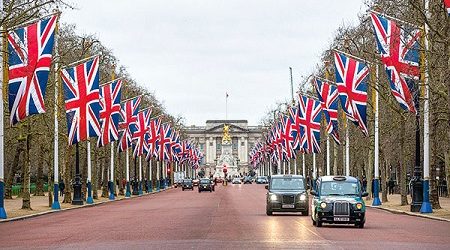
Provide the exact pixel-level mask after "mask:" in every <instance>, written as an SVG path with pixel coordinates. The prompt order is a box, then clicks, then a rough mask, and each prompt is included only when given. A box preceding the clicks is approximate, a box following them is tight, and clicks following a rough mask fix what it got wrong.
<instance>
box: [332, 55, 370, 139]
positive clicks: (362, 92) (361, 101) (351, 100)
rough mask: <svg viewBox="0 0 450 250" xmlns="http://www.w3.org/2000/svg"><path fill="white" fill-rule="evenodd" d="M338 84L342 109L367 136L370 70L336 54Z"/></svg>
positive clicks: (360, 63) (356, 61)
mask: <svg viewBox="0 0 450 250" xmlns="http://www.w3.org/2000/svg"><path fill="white" fill-rule="evenodd" d="M334 64H335V69H336V70H335V72H336V84H337V85H338V91H339V99H340V100H341V107H342V109H343V110H344V112H345V114H346V115H347V118H348V119H350V120H351V121H352V122H353V123H354V124H356V125H357V126H358V127H359V128H360V129H361V131H362V132H363V134H364V135H365V136H367V135H368V131H367V82H366V81H367V76H368V75H369V68H368V67H367V65H366V64H365V63H362V62H360V61H358V60H355V59H354V58H351V57H348V56H346V55H344V54H342V53H339V52H335V53H334Z"/></svg>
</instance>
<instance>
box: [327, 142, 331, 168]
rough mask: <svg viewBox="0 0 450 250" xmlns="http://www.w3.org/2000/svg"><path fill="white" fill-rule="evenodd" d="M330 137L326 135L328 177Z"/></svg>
mask: <svg viewBox="0 0 450 250" xmlns="http://www.w3.org/2000/svg"><path fill="white" fill-rule="evenodd" d="M330 171H331V170H330V136H329V135H327V175H330Z"/></svg>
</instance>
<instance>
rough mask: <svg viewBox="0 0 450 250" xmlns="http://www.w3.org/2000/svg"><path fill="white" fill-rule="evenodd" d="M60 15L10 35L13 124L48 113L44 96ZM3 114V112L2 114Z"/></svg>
mask: <svg viewBox="0 0 450 250" xmlns="http://www.w3.org/2000/svg"><path fill="white" fill-rule="evenodd" d="M57 18H58V15H52V16H50V17H47V18H44V19H42V20H39V21H37V22H35V23H32V24H30V25H28V26H26V27H21V28H17V29H15V30H12V31H10V32H8V53H9V55H8V65H9V70H8V76H9V82H8V83H9V84H8V102H9V112H10V113H11V116H10V124H11V125H14V124H16V123H18V122H19V121H21V120H23V119H25V118H26V117H27V116H30V115H33V114H41V113H45V104H44V96H45V91H46V88H47V81H48V74H49V71H50V65H51V62H52V53H53V44H54V37H55V36H54V34H55V28H56V22H57ZM2 112H3V111H2Z"/></svg>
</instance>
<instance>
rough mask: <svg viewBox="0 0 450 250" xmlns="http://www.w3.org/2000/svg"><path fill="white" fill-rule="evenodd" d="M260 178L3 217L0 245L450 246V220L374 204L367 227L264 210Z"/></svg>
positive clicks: (246, 247)
mask: <svg viewBox="0 0 450 250" xmlns="http://www.w3.org/2000/svg"><path fill="white" fill-rule="evenodd" d="M265 192H266V190H265V189H264V186H263V185H256V184H252V185H230V186H228V187H222V186H219V187H218V188H216V192H213V193H209V192H208V193H206V192H205V193H198V192H197V190H195V191H194V192H192V191H184V192H182V191H181V190H180V189H172V190H169V191H166V192H163V193H159V194H156V195H150V196H143V197H140V198H136V199H131V200H123V201H117V202H113V203H109V204H103V205H99V206H95V207H89V208H82V209H75V210H70V211H63V212H60V213H53V214H48V215H44V216H40V217H35V218H31V219H27V220H22V221H14V222H8V223H0V248H18V249H22V248H27V249H29V248H54V249H58V248H64V249H66V248H69V249H76V248H83V249H86V248H91V249H123V248H127V249H142V248H147V249H175V248H177V249H264V248H276V249H292V248H302V249H305V248H322V249H349V248H354V249H375V248H380V249H450V223H448V222H441V221H435V220H430V219H424V218H417V217H412V216H407V215H396V214H391V213H389V212H385V211H380V210H376V209H369V210H368V212H367V222H366V227H365V228H364V229H358V228H354V227H351V226H327V225H324V227H322V228H316V227H313V226H312V223H311V219H310V217H309V216H308V217H304V216H298V215H292V214H289V215H275V216H266V214H265Z"/></svg>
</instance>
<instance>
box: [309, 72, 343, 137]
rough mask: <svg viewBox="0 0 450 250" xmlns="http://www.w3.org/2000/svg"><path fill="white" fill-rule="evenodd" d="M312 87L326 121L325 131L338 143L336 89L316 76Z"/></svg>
mask: <svg viewBox="0 0 450 250" xmlns="http://www.w3.org/2000/svg"><path fill="white" fill-rule="evenodd" d="M314 87H315V89H316V92H317V96H318V99H319V101H320V105H321V106H322V110H323V113H324V115H325V119H326V121H327V132H328V134H329V135H331V137H332V138H333V139H334V141H335V142H336V143H337V144H338V145H339V144H341V143H340V141H339V128H338V96H339V93H338V90H337V88H336V86H333V85H331V84H329V83H326V82H323V81H321V80H320V79H317V78H316V79H315V80H314Z"/></svg>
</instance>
